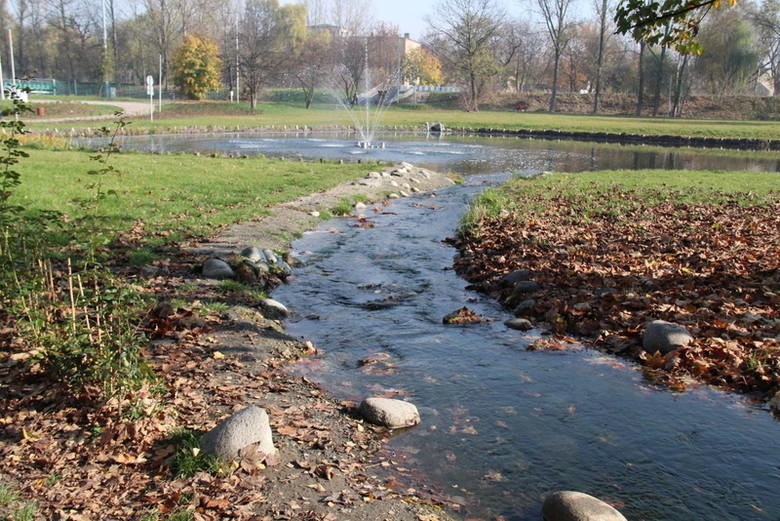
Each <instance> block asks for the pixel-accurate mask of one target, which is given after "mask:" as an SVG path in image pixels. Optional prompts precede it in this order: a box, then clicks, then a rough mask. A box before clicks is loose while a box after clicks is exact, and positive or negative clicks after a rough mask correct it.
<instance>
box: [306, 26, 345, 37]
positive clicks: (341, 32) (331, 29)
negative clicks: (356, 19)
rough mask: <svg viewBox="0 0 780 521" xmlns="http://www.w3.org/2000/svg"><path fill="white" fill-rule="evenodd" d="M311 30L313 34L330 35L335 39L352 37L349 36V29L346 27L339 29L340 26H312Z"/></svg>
mask: <svg viewBox="0 0 780 521" xmlns="http://www.w3.org/2000/svg"><path fill="white" fill-rule="evenodd" d="M309 30H310V31H313V32H323V33H328V34H330V35H331V36H332V37H333V38H347V37H349V36H351V35H350V34H349V30H348V29H345V28H344V27H339V26H338V25H330V24H317V25H310V26H309Z"/></svg>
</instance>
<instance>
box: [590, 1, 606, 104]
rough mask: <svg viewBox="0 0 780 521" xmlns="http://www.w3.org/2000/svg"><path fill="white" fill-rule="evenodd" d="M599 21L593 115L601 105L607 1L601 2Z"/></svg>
mask: <svg viewBox="0 0 780 521" xmlns="http://www.w3.org/2000/svg"><path fill="white" fill-rule="evenodd" d="M600 14H601V17H600V18H601V19H600V20H599V52H598V57H597V58H596V78H595V80H596V85H595V86H594V87H595V90H594V92H593V113H594V114H597V113H598V111H599V108H600V107H599V105H600V103H601V68H602V67H603V65H604V40H605V38H606V34H605V33H606V32H607V0H601V13H600Z"/></svg>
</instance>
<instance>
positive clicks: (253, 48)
mask: <svg viewBox="0 0 780 521" xmlns="http://www.w3.org/2000/svg"><path fill="white" fill-rule="evenodd" d="M305 33H306V9H305V7H304V6H303V5H300V4H293V5H286V6H283V7H279V2H278V0H248V1H247V4H246V9H245V11H244V17H243V19H242V20H241V23H240V28H239V39H240V40H241V46H240V49H241V50H240V52H239V60H240V65H241V74H242V76H243V78H244V79H245V81H246V88H247V90H249V96H250V100H251V103H252V109H253V110H254V109H256V108H257V98H258V94H259V91H260V89H261V88H262V87H264V86H266V85H269V84H270V83H271V82H272V81H274V80H276V79H278V78H280V77H281V76H283V73H284V72H285V70H286V67H287V65H288V64H289V61H290V58H291V56H294V53H295V50H296V48H297V47H298V46H299V45H300V44H301V43H302V42H303V39H304V37H305Z"/></svg>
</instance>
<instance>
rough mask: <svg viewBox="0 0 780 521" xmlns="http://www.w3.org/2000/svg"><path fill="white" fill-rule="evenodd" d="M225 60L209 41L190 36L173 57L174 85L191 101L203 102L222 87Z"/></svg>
mask: <svg viewBox="0 0 780 521" xmlns="http://www.w3.org/2000/svg"><path fill="white" fill-rule="evenodd" d="M221 67H222V60H221V59H220V58H219V49H218V48H217V44H216V43H214V41H213V40H211V39H210V38H205V37H201V36H196V35H193V34H189V35H187V36H185V37H184V41H183V42H182V44H181V46H180V47H179V48H178V49H177V50H176V52H175V53H174V55H173V84H174V85H176V87H178V88H179V90H181V92H182V94H183V95H184V96H186V97H188V98H191V99H196V100H199V99H203V98H204V96H205V95H206V93H207V92H209V91H212V90H216V89H218V88H219V86H220V82H219V75H220V70H221Z"/></svg>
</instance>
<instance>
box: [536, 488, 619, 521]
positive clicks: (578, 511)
mask: <svg viewBox="0 0 780 521" xmlns="http://www.w3.org/2000/svg"><path fill="white" fill-rule="evenodd" d="M542 519H543V520H544V521H626V518H625V517H624V516H623V514H621V513H620V512H618V511H617V510H615V509H614V508H612V507H611V506H610V505H608V504H606V503H605V502H603V501H601V500H600V499H598V498H595V497H593V496H589V495H588V494H583V493H582V492H572V491H560V492H553V493H552V494H550V495H548V496H547V497H546V498H545V500H544V505H542Z"/></svg>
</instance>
